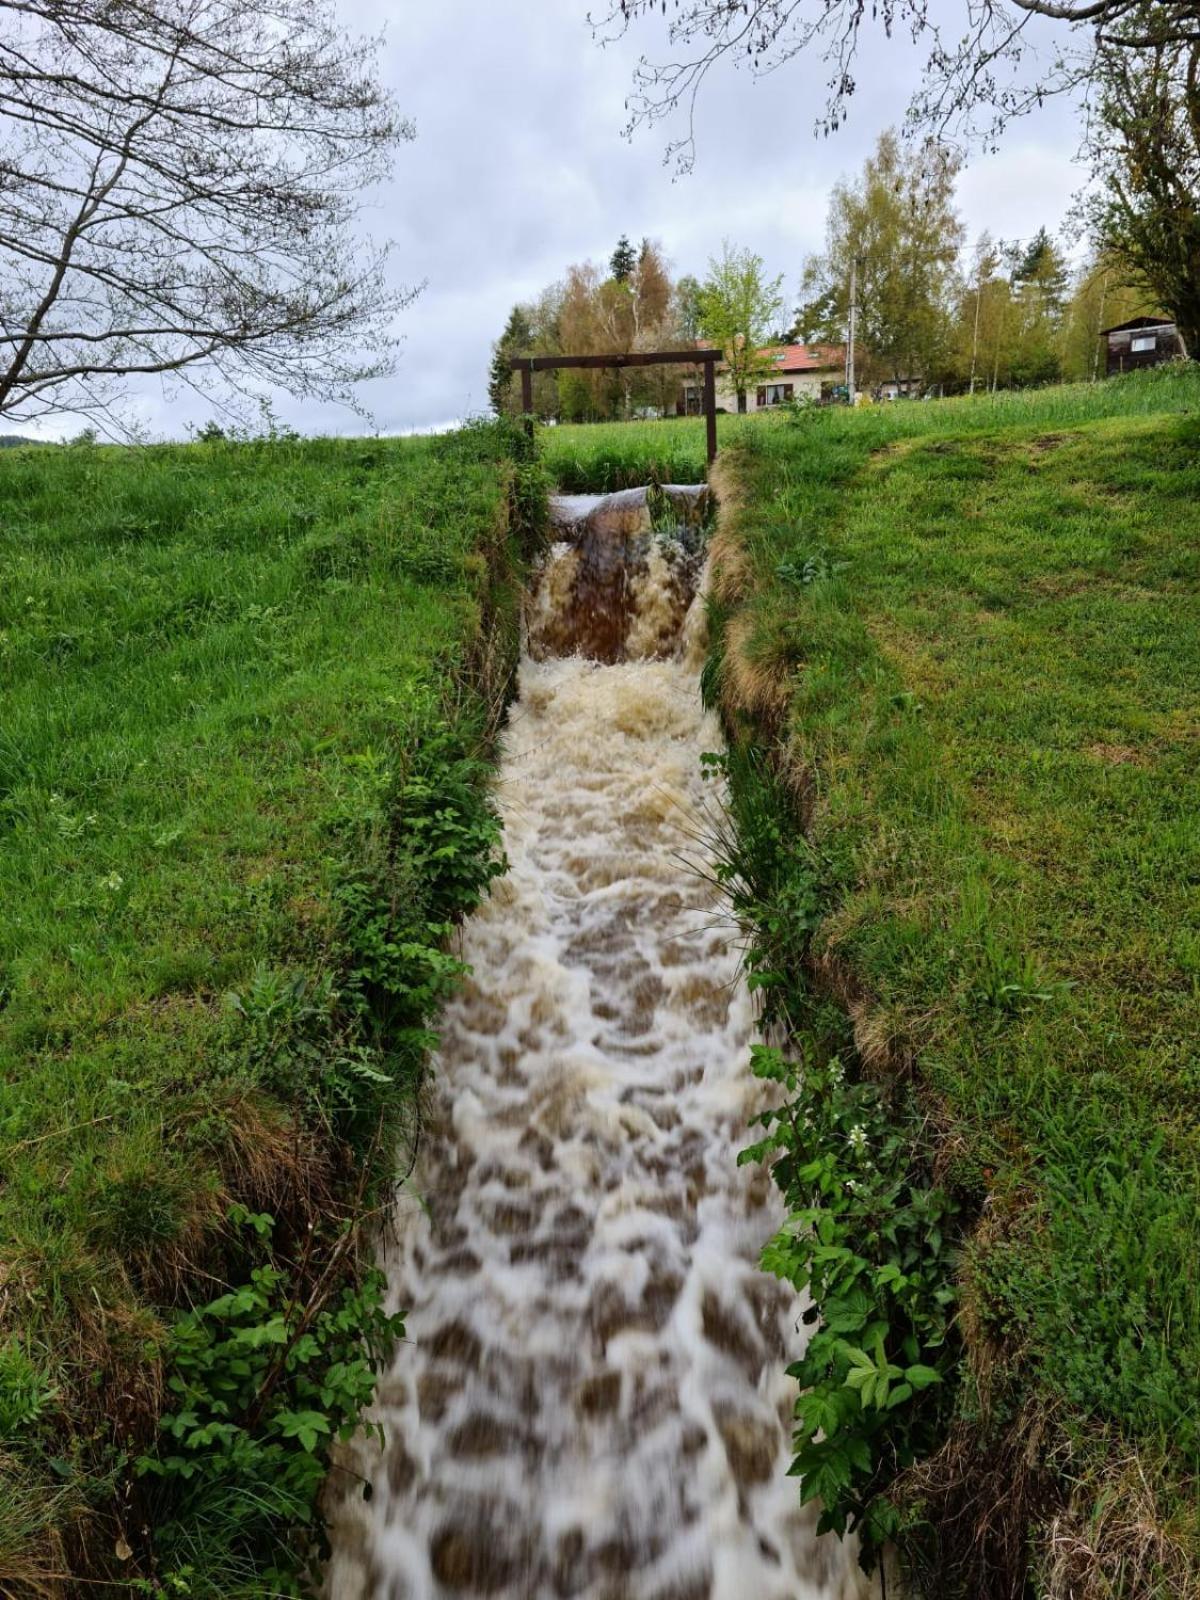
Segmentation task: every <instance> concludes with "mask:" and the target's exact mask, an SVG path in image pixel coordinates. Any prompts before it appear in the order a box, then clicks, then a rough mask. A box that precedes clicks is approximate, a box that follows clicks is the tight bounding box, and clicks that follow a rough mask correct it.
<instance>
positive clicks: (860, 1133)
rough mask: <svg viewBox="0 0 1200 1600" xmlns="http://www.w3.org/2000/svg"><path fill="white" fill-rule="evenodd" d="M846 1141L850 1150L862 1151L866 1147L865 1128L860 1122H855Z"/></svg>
mask: <svg viewBox="0 0 1200 1600" xmlns="http://www.w3.org/2000/svg"><path fill="white" fill-rule="evenodd" d="M847 1143H848V1144H849V1146H850V1148H851V1150H856V1151H860V1152H861V1151H863V1150H865V1149H866V1148H867V1130H866V1129H865V1128H864V1127H863V1125H862V1123H861V1122H856V1123H855V1124H854V1126H853V1127H852V1128H851V1129H850V1132H849V1134H848V1135H847Z"/></svg>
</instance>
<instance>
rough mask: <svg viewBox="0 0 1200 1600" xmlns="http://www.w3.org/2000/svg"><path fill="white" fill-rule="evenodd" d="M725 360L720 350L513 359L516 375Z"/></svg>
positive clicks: (681, 364)
mask: <svg viewBox="0 0 1200 1600" xmlns="http://www.w3.org/2000/svg"><path fill="white" fill-rule="evenodd" d="M720 360H721V351H720V350H630V351H627V352H626V353H625V354H614V355H610V356H513V357H512V360H511V362H510V365H511V367H512V369H513V371H514V372H553V371H555V369H556V368H558V367H590V368H593V369H596V368H602V367H665V366H671V367H694V366H699V365H701V364H703V365H704V366H706V367H707V368H708V370H709V371H710V372H711V371H712V364H713V362H715V361H720Z"/></svg>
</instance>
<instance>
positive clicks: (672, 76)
mask: <svg viewBox="0 0 1200 1600" xmlns="http://www.w3.org/2000/svg"><path fill="white" fill-rule="evenodd" d="M670 4H671V8H672V9H671V10H670V11H668V5H667V0H611V3H610V6H609V9H608V10H607V11H606V12H604V13H597V14H596V15H594V16H593V18H592V25H593V29H594V31H595V32H596V34H597V36H598V37H600V38H601V39H604V38H610V37H612V36H613V35H614V34H621V33H625V32H627V31H628V30H629V29H631V28H634V27H636V26H638V25H640V24H641V23H642V22H643V20H647V19H651V18H654V17H656V16H658V15H660V14H666V15H668V16H669V18H670V22H669V27H668V40H669V48H670V51H671V53H672V59H670V60H664V61H652V60H649V59H647V58H645V57H643V59H642V61H641V63H640V65H639V66H638V68H637V71H636V73H635V79H634V86H633V92H632V94H631V95H630V98H629V100H628V102H627V106H628V110H629V112H630V120H629V125H628V130H627V131H628V132H630V133H632V132H633V131H634V130H635V129H637V128H638V127H642V126H653V125H654V124H657V123H659V122H662V121H663V120H664V119H666V118H668V117H673V116H675V115H676V114H678V115H679V116H681V118H682V132H681V134H680V135H679V136H678V137H676V138H674V139H673V140H672V141H671V143H670V144H669V146H668V149H667V158H668V159H669V160H670V159H673V160H674V161H675V162H676V164H677V166H678V167H679V168H680V170H684V171H686V170H687V169H688V168H690V166H691V165H692V162H693V159H694V155H695V110H696V102H697V97H698V95H699V93H700V90H701V88H702V86H703V84H704V80H705V79H706V77H707V76H708V74H709V73H710V72H711V71H712V70H713V68H714V67H716V66H717V65H718V64H719V63H721V62H722V61H726V60H728V61H732V62H733V63H735V64H736V65H739V66H743V67H747V68H749V69H750V71H751V72H753V73H754V74H755V75H758V76H761V75H764V74H766V73H769V72H772V71H774V70H775V69H776V68H778V67H780V66H781V65H783V64H784V63H785V62H787V61H790V60H792V59H793V58H794V57H796V56H798V55H800V54H802V53H803V52H813V53H815V54H816V55H817V56H818V57H819V58H820V59H821V60H822V61H824V62H825V63H826V65H827V67H828V70H829V79H828V95H827V100H826V105H825V109H824V112H823V114H822V116H821V117H820V118H819V119H818V124H817V126H818V129H819V131H822V132H825V133H831V132H833V131H834V130H835V129H836V128H837V127H838V126H839V125H840V123H841V122H842V121H843V120H844V118H845V115H846V111H847V108H848V103H849V101H850V99H851V97H852V96H853V94H854V91H855V87H856V84H855V77H854V68H855V59H856V56H857V53H858V47H859V43H860V39H861V36H862V33H863V30H864V28H872V27H878V28H881V29H882V30H883V31H884V33H885V34H886V35H887V36H888V37H889V38H891V37H894V36H897V35H900V34H904V35H907V36H909V37H910V38H912V39H913V40H916V41H923V42H924V43H925V44H926V45H927V46H928V49H929V59H928V64H927V71H926V73H925V75H924V77H923V81H922V86H921V87H920V88H919V89H918V91H917V93H916V95H915V96H914V98H913V101H912V105H911V110H910V118H911V121H912V123H913V125H914V127H917V128H922V129H924V130H925V131H926V132H928V133H932V134H935V135H938V136H946V135H948V134H952V133H953V134H967V135H970V136H973V137H976V138H980V139H981V140H982V141H983V142H984V143H985V144H993V145H994V143H995V139H996V137H997V136H998V134H999V133H1000V131H1001V130H1002V129H1003V127H1004V126H1005V124H1006V123H1007V122H1008V121H1009V120H1010V119H1011V118H1013V117H1015V116H1019V115H1020V114H1021V113H1023V112H1024V111H1026V110H1028V109H1030V108H1031V107H1032V106H1034V105H1036V104H1040V103H1041V102H1042V101H1043V100H1044V99H1045V98H1046V97H1047V96H1048V95H1051V94H1055V93H1061V92H1063V91H1065V90H1071V89H1076V88H1079V87H1080V86H1082V85H1084V84H1087V83H1088V82H1089V81H1090V80H1091V78H1092V76H1093V75H1094V72H1095V65H1096V59H1097V52H1098V51H1100V50H1103V49H1110V50H1111V49H1118V50H1141V49H1145V48H1148V47H1150V46H1151V45H1153V46H1155V47H1161V46H1162V45H1164V44H1170V43H1175V44H1184V43H1192V42H1196V41H1200V0H1156V3H1155V4H1153V5H1148V4H1147V3H1146V0H956V3H955V5H954V6H953V7H946V8H938V10H939V13H940V17H939V16H935V13H934V7H933V6H932V5H931V4H930V0H670ZM942 18H944V21H943V20H941V19H942ZM1039 18H1040V19H1044V20H1045V22H1046V24H1047V26H1046V27H1045V28H1042V29H1041V30H1040V33H1039V37H1038V39H1037V47H1036V48H1035V41H1034V39H1033V38H1032V37H1031V32H1030V25H1031V24H1036V22H1037V19H1039ZM948 30H949V31H948ZM1047 46H1049V48H1048V49H1047Z"/></svg>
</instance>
